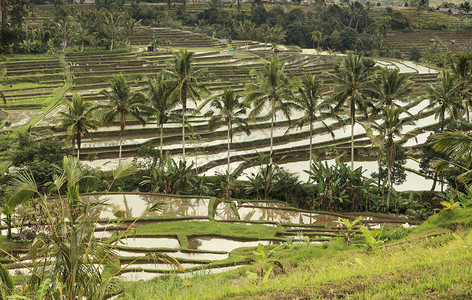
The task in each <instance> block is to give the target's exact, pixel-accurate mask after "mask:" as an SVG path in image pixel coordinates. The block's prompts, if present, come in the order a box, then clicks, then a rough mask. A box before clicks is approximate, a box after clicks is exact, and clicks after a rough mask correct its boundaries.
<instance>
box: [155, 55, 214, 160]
mask: <svg viewBox="0 0 472 300" xmlns="http://www.w3.org/2000/svg"><path fill="white" fill-rule="evenodd" d="M194 59H195V53H193V52H188V51H187V49H180V51H179V53H177V54H175V55H174V64H173V69H172V70H165V71H164V72H165V73H167V75H168V76H169V78H170V79H169V80H170V81H172V82H173V83H174V84H175V88H174V90H173V91H172V93H171V95H170V99H172V101H177V102H180V103H181V104H182V156H183V159H184V160H185V126H186V120H185V115H186V113H187V99H188V98H192V99H193V100H194V101H197V100H200V99H201V93H204V94H207V95H208V94H209V93H210V92H209V91H208V89H207V88H206V87H205V86H204V85H202V84H200V83H199V82H198V77H200V76H201V74H202V72H203V71H204V70H203V69H199V70H195V71H194V70H193V68H192V62H193V60H194Z"/></svg>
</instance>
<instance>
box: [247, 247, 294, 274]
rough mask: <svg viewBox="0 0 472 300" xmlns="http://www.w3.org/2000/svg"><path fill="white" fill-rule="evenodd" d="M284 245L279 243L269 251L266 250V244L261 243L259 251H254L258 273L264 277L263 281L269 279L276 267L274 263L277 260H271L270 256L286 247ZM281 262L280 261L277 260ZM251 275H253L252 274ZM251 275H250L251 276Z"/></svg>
mask: <svg viewBox="0 0 472 300" xmlns="http://www.w3.org/2000/svg"><path fill="white" fill-rule="evenodd" d="M284 247H285V246H284V245H279V246H277V247H275V248H274V249H272V250H270V251H269V252H268V253H266V252H265V251H264V245H263V244H261V243H259V244H258V245H257V251H253V252H252V254H253V255H254V258H255V259H254V261H255V263H256V265H257V271H256V272H257V274H258V275H259V276H260V278H262V283H266V282H267V280H268V279H269V276H270V274H271V273H272V270H273V268H274V265H273V264H272V263H275V261H270V260H269V258H270V257H271V256H273V255H274V254H275V253H276V252H277V251H279V250H280V249H282V248H284ZM277 263H278V264H280V263H279V262H277ZM250 276H251V275H250ZM250 276H249V277H250Z"/></svg>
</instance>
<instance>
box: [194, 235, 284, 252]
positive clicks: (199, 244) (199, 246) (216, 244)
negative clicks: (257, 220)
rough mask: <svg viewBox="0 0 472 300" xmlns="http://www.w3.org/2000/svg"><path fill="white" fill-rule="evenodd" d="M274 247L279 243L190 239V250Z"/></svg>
mask: <svg viewBox="0 0 472 300" xmlns="http://www.w3.org/2000/svg"><path fill="white" fill-rule="evenodd" d="M259 243H260V244H263V245H274V244H279V243H280V242H278V241H237V240H230V239H225V238H212V237H198V238H197V237H190V238H189V248H190V249H196V250H207V251H226V252H231V251H233V250H234V249H236V248H241V247H257V245H258V244H259Z"/></svg>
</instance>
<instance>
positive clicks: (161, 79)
mask: <svg viewBox="0 0 472 300" xmlns="http://www.w3.org/2000/svg"><path fill="white" fill-rule="evenodd" d="M172 90H173V87H172V86H171V85H170V84H169V82H168V81H167V76H166V74H164V73H159V74H158V75H157V77H156V78H155V79H153V80H150V81H149V92H148V95H147V101H148V104H149V106H150V107H152V109H153V110H154V113H155V114H156V123H157V126H158V127H159V128H160V135H159V136H160V147H159V150H160V155H161V158H162V157H163V155H162V149H163V136H164V124H165V123H167V121H168V120H169V117H170V115H171V113H172V112H171V110H172V109H173V108H174V107H175V106H176V105H177V102H172V101H171V99H170V95H171V93H172Z"/></svg>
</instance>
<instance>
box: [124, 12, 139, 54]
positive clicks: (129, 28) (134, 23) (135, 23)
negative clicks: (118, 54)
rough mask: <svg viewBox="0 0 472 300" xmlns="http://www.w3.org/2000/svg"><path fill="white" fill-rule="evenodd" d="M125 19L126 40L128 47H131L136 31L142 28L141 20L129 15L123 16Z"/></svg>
mask: <svg viewBox="0 0 472 300" xmlns="http://www.w3.org/2000/svg"><path fill="white" fill-rule="evenodd" d="M123 19H124V20H123V33H124V36H125V38H126V45H127V46H128V47H129V45H130V44H131V37H132V36H133V34H134V31H135V30H136V28H138V27H139V26H141V20H136V19H134V18H132V17H131V15H129V14H127V13H125V14H124V15H123Z"/></svg>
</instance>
